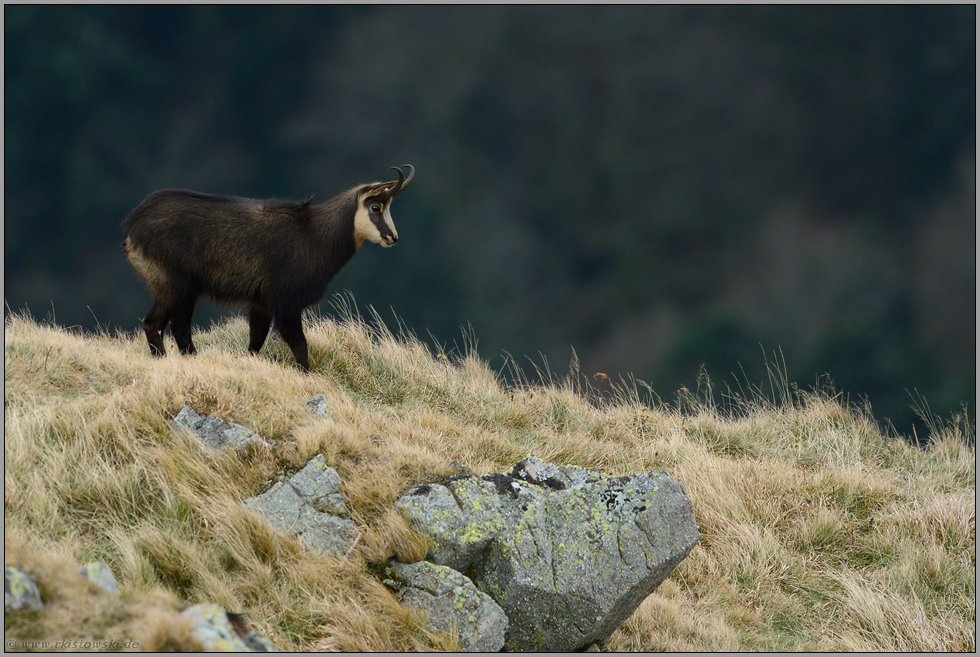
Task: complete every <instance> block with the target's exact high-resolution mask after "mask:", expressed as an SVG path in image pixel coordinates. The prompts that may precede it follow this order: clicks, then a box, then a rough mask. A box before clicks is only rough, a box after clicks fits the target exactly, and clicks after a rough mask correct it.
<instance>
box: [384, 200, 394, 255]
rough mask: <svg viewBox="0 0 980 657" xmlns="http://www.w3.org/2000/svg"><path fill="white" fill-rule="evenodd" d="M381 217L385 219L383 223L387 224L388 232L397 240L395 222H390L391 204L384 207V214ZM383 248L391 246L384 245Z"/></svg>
mask: <svg viewBox="0 0 980 657" xmlns="http://www.w3.org/2000/svg"><path fill="white" fill-rule="evenodd" d="M382 216H383V217H384V219H385V223H386V224H388V230H390V231H391V234H392V235H393V236H394V237H395V239H396V240H397V239H398V231H397V230H395V222H393V221H392V220H391V203H389V204H388V205H386V206H385V212H384V214H383V215H382ZM385 246H391V244H386V245H385Z"/></svg>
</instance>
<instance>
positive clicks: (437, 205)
mask: <svg viewBox="0 0 980 657" xmlns="http://www.w3.org/2000/svg"><path fill="white" fill-rule="evenodd" d="M4 36H5V44H4V55H5V60H4V92H5V104H4V109H5V128H4V130H5V145H4V158H5V179H4V189H5V197H4V209H5V222H4V257H5V262H4V275H5V282H4V296H5V299H6V302H7V304H8V308H9V309H12V310H20V309H23V308H29V309H30V310H31V312H32V313H33V314H34V316H35V317H38V318H44V317H46V316H50V315H52V314H53V316H54V319H55V320H56V321H57V323H59V324H61V325H66V326H71V325H79V326H81V327H84V328H86V329H94V328H96V327H97V326H99V325H101V326H102V327H111V328H115V327H123V328H125V329H127V330H135V329H137V328H138V327H139V321H140V318H141V317H142V316H143V314H144V313H145V312H146V310H147V309H148V308H149V305H150V297H149V294H148V293H147V292H146V291H145V289H144V288H143V287H142V285H141V284H140V282H139V280H138V279H137V277H136V274H135V272H134V271H133V270H132V269H131V267H130V266H129V264H128V263H127V261H126V259H125V257H124V255H123V251H122V248H121V246H120V244H121V240H122V232H121V228H120V222H121V220H122V219H123V217H125V216H126V214H127V213H128V212H129V211H130V210H131V209H132V208H133V207H135V206H136V205H137V204H138V203H139V202H140V201H141V200H142V199H143V198H144V197H145V196H147V195H148V194H149V193H150V192H152V191H154V190H156V189H159V188H163V187H187V188H191V189H195V190H198V191H205V192H214V193H228V194H236V195H241V196H249V197H254V198H263V197H291V198H304V197H307V196H309V195H310V194H314V193H315V194H316V199H315V201H324V200H326V199H327V198H329V197H331V196H333V195H334V194H336V193H338V192H340V191H342V190H344V189H346V188H348V187H351V186H353V185H355V184H359V183H363V182H369V181H373V180H384V179H388V177H389V176H390V175H391V172H390V171H389V170H388V167H390V166H394V165H401V164H403V163H406V162H409V163H412V164H413V165H415V166H416V168H417V170H418V176H417V178H416V181H415V183H414V184H413V186H412V189H411V190H410V191H409V192H407V193H406V194H404V195H401V196H399V197H398V201H397V202H396V203H395V205H394V210H393V216H394V219H395V223H396V226H397V227H398V230H399V235H400V237H401V239H400V241H399V243H398V245H397V246H396V247H394V248H392V249H384V250H382V249H380V248H377V247H375V246H374V245H368V246H366V247H365V248H364V249H362V250H361V252H360V253H359V254H358V255H357V257H355V258H354V259H353V260H352V261H351V263H350V264H349V265H348V266H347V267H346V268H345V269H344V270H343V271H342V272H341V273H340V275H339V276H338V277H337V278H336V279H335V280H334V282H333V283H332V284H331V286H330V288H329V290H328V292H329V293H336V292H340V291H342V290H345V289H347V290H351V291H352V292H353V294H354V298H355V300H356V301H357V303H358V305H359V306H360V307H361V308H364V307H366V306H367V305H371V306H374V307H375V308H377V309H378V310H379V311H380V312H381V314H382V316H383V317H384V318H385V319H386V321H388V323H389V325H393V324H394V321H393V318H394V315H393V314H392V311H393V312H394V313H395V314H397V316H399V317H400V318H402V319H403V320H404V322H405V324H406V325H407V326H408V327H410V328H411V329H413V330H415V331H416V332H417V333H418V335H419V336H420V337H422V338H427V337H428V336H429V334H430V333H431V335H432V336H434V338H435V339H437V340H438V341H439V342H441V343H443V344H446V343H448V344H449V345H452V344H453V342H457V343H459V344H462V339H461V333H460V327H461V326H464V327H465V326H466V325H467V324H471V325H472V327H473V333H474V334H475V336H476V338H477V339H478V341H479V352H480V354H481V355H482V356H483V357H484V358H488V359H490V360H491V363H495V362H496V363H498V364H500V365H501V366H502V364H503V360H502V356H501V354H502V353H504V352H508V353H510V354H513V355H514V356H516V357H518V360H519V361H521V362H522V363H523V364H524V365H525V366H528V365H529V363H528V362H527V361H526V360H523V358H522V357H523V356H524V355H528V356H530V357H531V358H532V359H533V360H534V361H535V362H537V363H538V364H539V365H540V364H541V362H542V359H543V358H546V359H547V361H548V363H549V365H550V366H551V369H552V370H553V371H555V372H557V373H563V372H565V371H566V368H567V364H568V363H569V361H570V359H571V358H572V349H573V348H574V350H575V352H576V353H577V355H578V357H579V358H580V359H581V363H582V371H583V373H584V374H588V375H591V374H592V373H594V372H596V371H602V372H605V373H607V374H609V375H610V376H611V377H616V376H617V375H618V374H627V373H632V374H633V375H635V376H636V378H638V379H642V380H643V381H646V382H648V383H649V384H650V385H651V386H652V387H653V389H654V390H655V391H656V392H657V393H658V394H659V395H660V396H661V397H662V398H663V399H664V400H665V401H673V400H674V394H675V391H676V390H677V389H678V388H679V387H681V386H687V387H688V388H690V389H691V390H693V389H694V387H695V386H696V385H697V381H698V374H699V368H700V367H701V365H702V364H703V365H704V366H705V368H706V371H707V372H708V374H709V375H710V376H711V378H712V382H713V384H714V386H715V389H716V391H718V390H724V387H725V385H726V384H727V385H731V386H732V387H733V388H734V389H737V388H738V382H741V384H742V385H743V386H744V385H745V382H746V380H748V381H749V382H751V383H756V384H758V383H760V382H765V381H766V367H765V360H764V354H765V355H767V356H768V357H769V358H770V359H771V358H772V353H773V351H776V350H780V349H781V351H782V354H783V357H784V358H785V364H786V368H787V373H788V376H789V379H790V380H791V381H796V382H797V383H799V385H800V386H801V387H803V388H806V387H809V386H811V385H813V384H814V383H815V382H816V381H817V379H818V377H822V376H824V375H826V374H829V376H830V378H832V380H833V383H834V385H835V387H836V388H837V389H838V390H842V391H844V392H846V393H848V394H849V395H850V396H851V399H852V401H856V400H858V399H860V398H864V397H866V398H867V399H869V400H870V402H871V405H872V408H873V410H874V412H875V415H876V416H877V417H879V418H880V419H884V418H888V419H890V420H891V421H892V422H893V423H894V425H895V426H896V428H897V429H898V430H899V431H900V432H902V433H905V434H906V435H908V434H909V433H910V432H911V430H912V426H913V421H915V414H914V412H913V410H912V409H911V408H910V404H911V403H912V401H913V399H912V397H913V396H915V395H921V396H922V397H924V398H925V399H926V400H927V401H928V403H929V405H930V406H931V407H932V409H933V410H934V411H935V412H936V413H937V414H939V415H943V416H946V417H949V415H950V414H951V413H952V412H955V411H958V410H961V408H962V405H963V404H966V408H967V410H968V411H969V413H970V417H971V418H972V417H975V397H976V344H975V339H976V278H975V277H976V188H975V182H976V64H975V62H976V7H975V6H974V5H958V6H889V7H885V6H829V7H745V6H724V7H677V6H647V7H642V6H618V7H578V6H575V7H554V6H546V7H518V6H503V7H438V6H428V7H407V6H381V7H349V6H272V7H269V6H266V7H258V6H250V7H215V6H140V7H132V6H131V7H121V6H120V7H116V6H96V7H93V6H11V5H5V6H4ZM329 300H330V294H328V296H327V298H326V299H325V302H324V303H323V304H322V305H321V308H322V310H323V312H324V313H326V314H330V312H331V307H330V303H329ZM230 312H233V311H231V310H228V309H221V308H216V307H214V306H211V305H209V304H203V305H202V307H201V308H199V311H198V313H197V315H196V316H195V320H196V323H198V324H204V325H207V323H208V322H209V320H210V319H211V318H217V317H220V316H221V315H222V314H228V313H230ZM765 387H766V388H768V384H767V385H766V386H765ZM910 393H911V394H910ZM918 433H919V435H923V432H922V431H921V430H919V431H918Z"/></svg>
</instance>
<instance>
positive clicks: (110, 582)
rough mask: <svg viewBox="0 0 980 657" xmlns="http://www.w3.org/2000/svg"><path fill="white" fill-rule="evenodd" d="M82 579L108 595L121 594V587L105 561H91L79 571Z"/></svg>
mask: <svg viewBox="0 0 980 657" xmlns="http://www.w3.org/2000/svg"><path fill="white" fill-rule="evenodd" d="M79 572H80V573H81V575H82V577H84V578H85V579H87V580H88V581H90V582H92V583H93V584H95V585H96V586H98V587H99V588H100V589H102V590H103V591H105V592H106V593H119V586H118V585H117V584H116V578H115V577H114V576H113V574H112V571H111V570H109V566H107V565H106V564H105V562H104V561H90V562H89V563H87V564H85V565H84V566H82V567H81V568H80V569H79Z"/></svg>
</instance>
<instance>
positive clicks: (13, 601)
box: [3, 566, 44, 614]
mask: <svg viewBox="0 0 980 657" xmlns="http://www.w3.org/2000/svg"><path fill="white" fill-rule="evenodd" d="M42 606H44V604H43V603H42V602H41V591H40V590H39V589H38V588H37V581H36V580H35V579H34V578H33V577H31V576H30V575H28V574H27V573H25V572H24V571H23V570H18V569H17V568H9V567H7V566H4V569H3V613H5V614H8V613H10V612H12V611H19V610H21V609H29V610H30V609H40V608H41V607H42Z"/></svg>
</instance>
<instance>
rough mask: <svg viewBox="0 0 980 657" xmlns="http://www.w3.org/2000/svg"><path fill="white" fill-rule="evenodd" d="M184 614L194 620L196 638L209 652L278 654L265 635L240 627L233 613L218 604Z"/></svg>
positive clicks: (196, 606) (186, 611)
mask: <svg viewBox="0 0 980 657" xmlns="http://www.w3.org/2000/svg"><path fill="white" fill-rule="evenodd" d="M180 615H181V616H183V617H185V618H187V619H189V620H190V621H191V624H192V626H193V633H194V636H195V637H196V638H197V640H198V641H200V642H201V647H203V648H204V650H205V651H206V652H278V650H276V647H275V646H274V645H272V642H271V641H269V640H268V639H267V638H265V637H264V636H262V635H260V634H256V633H255V632H251V631H242V628H236V627H235V625H233V624H232V622H231V619H230V618H229V614H227V613H226V612H225V610H224V609H222V608H221V607H219V606H218V605H216V604H211V603H205V604H200V605H194V606H193V607H188V608H187V609H185V610H184V611H182V612H180ZM231 616H237V614H231Z"/></svg>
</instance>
